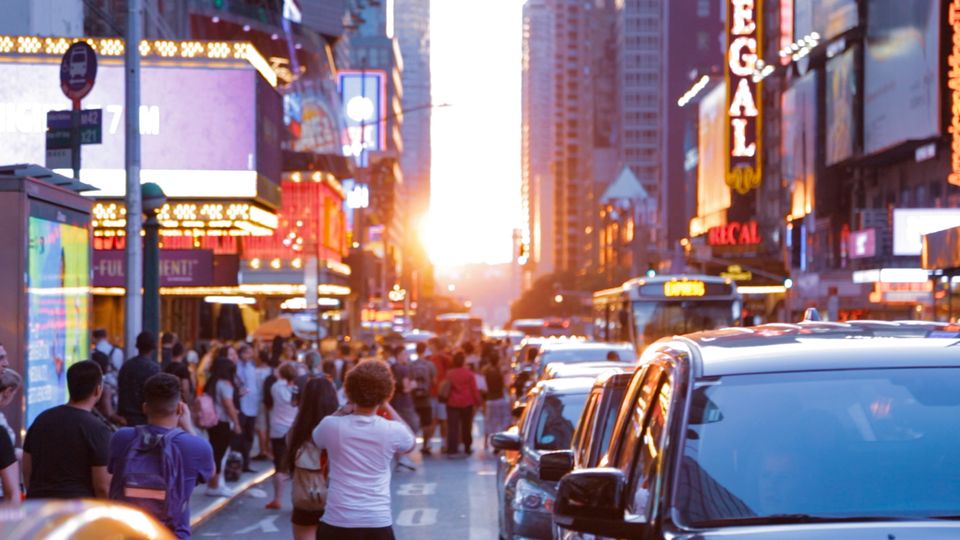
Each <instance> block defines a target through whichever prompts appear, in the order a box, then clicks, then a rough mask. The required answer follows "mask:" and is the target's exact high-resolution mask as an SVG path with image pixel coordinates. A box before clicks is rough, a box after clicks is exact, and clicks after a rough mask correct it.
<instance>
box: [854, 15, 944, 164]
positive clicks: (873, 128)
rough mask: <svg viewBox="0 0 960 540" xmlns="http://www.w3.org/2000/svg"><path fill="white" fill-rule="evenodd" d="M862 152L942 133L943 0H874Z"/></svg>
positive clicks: (866, 59) (869, 20)
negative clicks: (941, 25) (941, 21)
mask: <svg viewBox="0 0 960 540" xmlns="http://www.w3.org/2000/svg"><path fill="white" fill-rule="evenodd" d="M866 43H867V45H866V51H865V54H864V62H865V66H864V107H863V109H864V111H863V114H864V119H863V130H864V152H865V153H867V154H872V153H875V152H880V151H882V150H885V149H887V148H890V147H893V146H896V145H898V144H901V143H903V142H906V141H911V140H923V139H928V138H931V137H936V136H939V135H940V119H941V117H940V2H939V0H875V1H873V2H870V10H869V13H868V18H867V39H866Z"/></svg>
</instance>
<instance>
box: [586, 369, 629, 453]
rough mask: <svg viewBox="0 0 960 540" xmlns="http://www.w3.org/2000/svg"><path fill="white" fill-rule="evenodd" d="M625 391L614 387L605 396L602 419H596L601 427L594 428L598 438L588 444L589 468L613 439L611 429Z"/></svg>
mask: <svg viewBox="0 0 960 540" xmlns="http://www.w3.org/2000/svg"><path fill="white" fill-rule="evenodd" d="M626 391H627V389H626V388H624V387H623V386H620V385H616V386H614V387H613V388H612V389H610V392H609V393H608V394H607V396H606V399H605V400H604V401H605V402H606V403H604V405H605V406H606V409H607V410H606V411H604V416H603V418H598V419H597V420H596V422H599V423H600V424H601V425H599V426H597V427H596V428H594V430H593V431H594V433H596V432H597V430H598V429H599V430H602V431H600V436H599V437H594V440H593V442H592V443H591V444H590V455H591V456H592V461H593V463H590V465H589V466H590V467H593V466H594V465H595V464H596V461H597V460H599V459H600V456H602V455H604V454H606V453H607V449H608V448H609V447H610V439H611V438H612V437H613V428H614V426H615V425H616V424H617V415H618V414H620V405H621V404H622V403H623V395H624V394H625V393H626Z"/></svg>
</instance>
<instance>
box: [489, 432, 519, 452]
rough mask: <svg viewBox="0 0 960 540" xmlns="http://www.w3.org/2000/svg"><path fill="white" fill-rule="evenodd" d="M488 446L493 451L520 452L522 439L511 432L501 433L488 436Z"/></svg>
mask: <svg viewBox="0 0 960 540" xmlns="http://www.w3.org/2000/svg"><path fill="white" fill-rule="evenodd" d="M490 446H492V447H493V448H494V449H495V450H520V448H522V447H523V439H521V438H520V435H518V434H516V433H513V432H511V431H501V432H500V433H494V434H493V435H491V436H490Z"/></svg>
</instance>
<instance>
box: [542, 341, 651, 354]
mask: <svg viewBox="0 0 960 540" xmlns="http://www.w3.org/2000/svg"><path fill="white" fill-rule="evenodd" d="M598 350H603V351H607V350H609V351H620V350H624V351H626V350H633V345H631V344H630V343H600V342H597V341H570V342H564V343H544V344H543V346H542V347H541V348H540V352H541V354H542V353H545V352H549V351H598Z"/></svg>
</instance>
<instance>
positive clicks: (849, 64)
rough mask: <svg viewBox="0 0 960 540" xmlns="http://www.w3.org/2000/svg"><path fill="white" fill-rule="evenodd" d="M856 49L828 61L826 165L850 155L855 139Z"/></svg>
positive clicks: (852, 151) (851, 154)
mask: <svg viewBox="0 0 960 540" xmlns="http://www.w3.org/2000/svg"><path fill="white" fill-rule="evenodd" d="M854 53H855V49H850V50H848V51H847V52H845V53H843V54H841V55H840V56H837V57H836V58H833V59H831V60H830V61H828V62H827V111H826V112H827V165H833V164H834V163H839V162H841V161H843V160H845V159H848V158H851V157H853V153H854V144H855V141H856V126H857V124H856V119H855V117H854V103H855V102H856V101H855V98H856V95H857V76H856V72H854V69H853V66H854Z"/></svg>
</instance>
